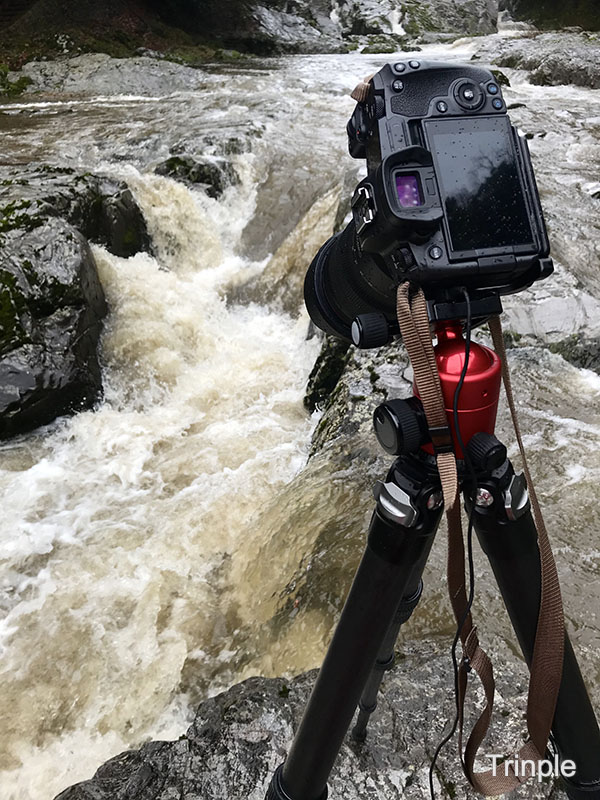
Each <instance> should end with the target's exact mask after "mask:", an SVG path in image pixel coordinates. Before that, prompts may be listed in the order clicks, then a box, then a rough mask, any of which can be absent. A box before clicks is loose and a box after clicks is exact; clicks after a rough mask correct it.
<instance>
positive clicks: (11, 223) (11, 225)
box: [0, 200, 43, 233]
mask: <svg viewBox="0 0 600 800" xmlns="http://www.w3.org/2000/svg"><path fill="white" fill-rule="evenodd" d="M30 206H31V201H30V200H15V201H14V202H12V203H9V204H8V205H6V206H4V208H0V233H8V232H9V231H13V230H17V229H19V228H20V229H23V230H25V231H32V230H34V228H39V226H40V225H42V224H43V219H42V218H41V217H40V216H38V215H37V214H28V213H25V212H26V211H27V209H28V208H29V207H30Z"/></svg>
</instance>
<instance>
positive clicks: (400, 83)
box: [392, 78, 404, 92]
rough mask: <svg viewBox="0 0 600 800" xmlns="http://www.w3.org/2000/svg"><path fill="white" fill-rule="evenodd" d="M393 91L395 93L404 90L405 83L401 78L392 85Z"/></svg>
mask: <svg viewBox="0 0 600 800" xmlns="http://www.w3.org/2000/svg"><path fill="white" fill-rule="evenodd" d="M392 89H393V90H394V91H395V92H401V91H402V90H403V89H404V81H401V80H400V79H399V78H397V79H396V80H395V81H394V82H393V83H392Z"/></svg>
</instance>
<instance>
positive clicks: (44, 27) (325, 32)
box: [0, 0, 498, 67]
mask: <svg viewBox="0 0 600 800" xmlns="http://www.w3.org/2000/svg"><path fill="white" fill-rule="evenodd" d="M497 12H498V3H497V0H422V1H421V0H418V2H417V0H402V2H401V1H400V0H361V2H358V0H314V1H313V0H295V2H293V3H292V2H287V0H225V2H217V0H167V2H159V0H108V2H106V3H101V4H99V3H94V2H92V0H37V2H35V1H33V2H32V0H3V2H0V17H1V19H2V22H3V26H2V28H0V52H2V53H3V56H2V60H4V61H8V62H9V63H10V65H11V66H12V67H18V66H21V65H22V64H23V63H25V62H26V61H27V60H31V59H33V58H39V57H40V56H48V55H49V56H52V55H61V54H65V53H77V52H89V51H102V52H108V53H109V54H110V55H114V56H127V55H132V54H133V53H134V52H135V51H136V49H139V48H140V47H143V48H146V49H152V50H158V51H162V52H167V53H170V54H172V55H175V56H178V57H180V58H183V60H186V61H189V60H202V57H203V56H202V52H198V50H197V49H196V50H194V52H185V48H198V46H200V47H202V46H204V47H205V48H207V51H208V52H207V55H208V56H210V55H212V54H214V52H215V51H216V50H217V49H219V48H225V49H227V48H230V49H231V48H234V49H236V50H241V51H245V52H250V53H255V54H258V55H278V54H283V53H331V52H340V51H341V52H344V51H346V50H348V49H355V48H356V47H357V37H371V36H375V37H376V38H377V37H381V36H382V37H383V38H384V39H385V41H377V42H375V45H376V46H381V45H382V44H384V45H387V47H388V49H384V50H381V49H378V50H376V52H395V51H397V50H398V49H399V47H402V46H404V45H405V44H406V43H407V41H408V38H411V37H412V38H411V43H412V44H413V45H414V39H415V38H418V37H419V36H422V35H426V36H433V37H434V38H439V36H440V34H442V35H448V36H454V37H456V36H460V35H465V34H467V35H468V34H485V33H492V32H494V31H495V30H496V19H497ZM407 35H408V37H407ZM361 43H362V44H369V45H372V44H373V42H364V41H361Z"/></svg>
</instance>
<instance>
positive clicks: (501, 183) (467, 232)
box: [305, 59, 553, 338]
mask: <svg viewBox="0 0 600 800" xmlns="http://www.w3.org/2000/svg"><path fill="white" fill-rule="evenodd" d="M355 96H356V95H355ZM347 133H348V144H349V150H350V154H351V155H352V156H353V157H354V158H361V159H362V158H365V159H366V162H367V177H366V178H365V179H364V180H362V181H361V182H360V183H359V184H358V186H357V188H356V190H355V192H354V195H353V198H352V217H353V221H352V222H351V223H350V225H349V226H348V228H347V229H346V230H345V231H344V232H342V233H341V234H337V236H335V237H333V238H332V239H330V240H329V242H327V243H326V245H325V246H324V247H323V248H321V251H319V254H318V255H317V257H316V258H315V260H314V262H313V264H312V265H311V268H310V269H309V274H308V276H307V280H306V283H305V299H306V303H307V307H308V310H309V313H310V315H311V317H312V318H313V320H314V321H315V322H316V324H317V325H319V327H321V328H323V329H324V330H327V331H329V332H333V333H337V334H338V335H341V336H345V337H346V338H350V333H349V331H350V327H351V325H352V320H353V319H354V318H355V317H356V315H357V314H364V313H372V312H377V313H380V314H383V315H384V316H385V317H386V318H387V319H388V320H389V321H390V324H393V319H394V315H395V314H394V305H393V304H394V296H395V287H397V286H398V284H399V283H401V282H403V281H405V280H410V281H412V282H413V283H416V284H418V285H420V286H421V287H422V289H423V291H424V293H425V296H426V297H427V299H428V301H430V306H431V304H432V303H433V304H436V303H437V304H444V303H445V304H452V303H453V302H454V301H455V299H456V298H457V296H458V295H457V290H458V289H459V287H464V288H466V289H467V290H468V291H469V293H470V294H471V295H472V297H473V298H474V299H475V300H476V299H477V298H478V297H479V298H482V297H487V298H495V299H496V304H497V305H496V308H498V307H500V304H499V299H498V297H499V295H502V294H508V293H512V292H516V291H519V290H520V289H523V288H526V287H527V286H530V285H531V284H532V283H533V282H534V281H535V280H538V279H541V278H544V277H547V276H548V275H550V274H551V272H552V270H553V266H552V261H551V259H550V258H549V257H548V255H549V250H550V248H549V243H548V236H547V233H546V228H545V224H544V219H543V215H542V209H541V205H540V200H539V195H538V191H537V187H536V184H535V178H534V175H533V170H532V166H531V159H530V156H529V150H528V147H527V142H526V140H525V139H524V138H523V137H521V136H519V134H518V133H517V131H516V130H515V128H514V127H513V126H512V125H511V123H510V120H509V118H508V114H507V109H506V105H505V102H504V99H503V97H502V89H501V86H500V85H499V83H498V81H497V80H496V79H495V78H494V75H493V74H492V73H491V72H490V71H489V70H487V69H484V68H482V67H478V66H471V65H460V64H452V63H448V64H446V63H439V62H428V61H424V60H416V59H411V60H407V61H398V62H396V63H394V64H387V65H386V66H384V67H383V68H382V69H381V70H380V71H379V72H377V73H376V74H375V75H374V76H373V77H372V78H370V79H369V80H368V83H364V84H362V96H361V100H360V102H359V103H358V104H357V106H356V108H355V110H354V113H353V115H352V117H351V119H350V121H349V122H348V125H347ZM342 261H344V262H345V266H342V263H341V262H342ZM484 305H485V304H484ZM488 307H489V308H490V309H491V310H490V311H489V312H488V313H497V311H494V310H493V303H492V305H489V303H488Z"/></svg>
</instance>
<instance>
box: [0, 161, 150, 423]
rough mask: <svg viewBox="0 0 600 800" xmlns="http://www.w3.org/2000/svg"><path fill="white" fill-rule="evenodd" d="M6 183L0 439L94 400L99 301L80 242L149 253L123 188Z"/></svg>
mask: <svg viewBox="0 0 600 800" xmlns="http://www.w3.org/2000/svg"><path fill="white" fill-rule="evenodd" d="M6 174H7V173H6ZM11 175H12V177H10V178H9V177H4V176H0V177H4V180H2V181H0V437H1V438H5V437H9V436H14V435H16V434H19V433H21V432H23V431H27V430H31V429H33V428H36V427H38V426H40V425H44V424H46V423H48V422H51V421H52V420H53V419H55V418H56V417H57V416H60V415H62V414H65V413H70V412H73V411H77V410H80V409H82V408H89V407H90V406H92V405H93V404H94V403H95V402H96V401H97V400H98V398H99V397H100V395H101V393H102V380H101V371H100V365H99V362H98V354H97V346H98V339H99V336H100V332H101V328H102V319H103V317H104V316H105V314H106V303H105V299H104V293H103V291H102V286H101V285H100V281H99V279H98V274H97V270H96V264H95V262H94V258H93V256H92V253H91V251H90V248H89V244H88V240H91V241H95V242H98V243H100V244H103V245H104V246H105V247H107V249H108V250H110V251H111V252H112V253H114V254H115V255H120V256H124V257H126V256H129V255H132V254H133V253H136V252H138V251H139V250H148V249H149V247H150V239H149V236H148V233H147V230H146V226H145V223H144V219H143V216H142V214H141V212H140V210H139V208H138V206H137V204H136V203H135V201H134V199H133V196H132V195H131V192H130V191H129V190H128V189H127V187H126V186H125V185H124V184H120V183H115V182H114V181H111V180H110V179H107V178H102V177H97V176H93V175H78V174H76V173H74V172H73V171H72V170H68V169H57V168H48V167H38V168H32V169H28V170H24V171H23V172H21V173H20V174H18V175H15V174H14V173H11Z"/></svg>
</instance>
